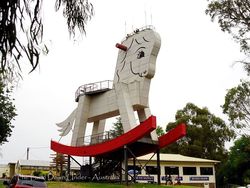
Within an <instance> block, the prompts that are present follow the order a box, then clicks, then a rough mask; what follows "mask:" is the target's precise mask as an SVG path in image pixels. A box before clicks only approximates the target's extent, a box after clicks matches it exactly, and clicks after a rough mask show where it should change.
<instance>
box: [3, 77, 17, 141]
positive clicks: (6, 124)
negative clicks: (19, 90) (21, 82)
mask: <svg viewBox="0 0 250 188" xmlns="http://www.w3.org/2000/svg"><path fill="white" fill-rule="evenodd" d="M10 93H11V89H9V88H7V87H6V86H5V84H4V82H3V81H2V79H1V77H0V145H2V144H3V143H5V142H7V141H8V140H7V138H8V137H9V136H11V133H12V128H13V125H12V121H13V120H14V118H15V116H16V115H17V114H16V108H15V106H14V104H13V99H12V98H11V96H10Z"/></svg>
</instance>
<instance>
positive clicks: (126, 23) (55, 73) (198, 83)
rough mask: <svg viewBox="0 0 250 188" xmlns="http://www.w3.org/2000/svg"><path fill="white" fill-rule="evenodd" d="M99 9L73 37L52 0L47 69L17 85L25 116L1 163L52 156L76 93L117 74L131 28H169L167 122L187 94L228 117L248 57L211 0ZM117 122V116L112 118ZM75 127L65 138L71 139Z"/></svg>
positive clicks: (162, 104) (162, 90)
mask: <svg viewBox="0 0 250 188" xmlns="http://www.w3.org/2000/svg"><path fill="white" fill-rule="evenodd" d="M91 2H92V3H93V5H94V8H95V15H94V17H93V18H92V20H91V21H90V22H88V24H87V26H86V32H87V34H86V36H82V37H80V36H78V37H77V40H75V41H74V40H70V38H69V34H68V32H67V26H66V21H65V20H64V19H63V17H62V15H61V13H55V12H54V4H53V2H52V1H44V11H43V14H44V16H43V17H44V24H45V26H44V27H45V28H44V32H45V35H44V37H45V38H44V39H45V42H46V43H47V44H48V45H49V47H50V52H49V54H48V55H47V56H45V57H42V58H41V62H40V67H39V70H37V71H36V72H34V73H32V74H29V75H28V74H27V72H28V70H27V71H25V70H24V72H23V73H24V79H23V80H22V81H20V83H19V86H18V88H17V89H16V90H15V91H14V93H15V94H14V96H13V97H14V98H15V99H16V100H15V104H16V108H17V113H18V116H17V117H16V120H15V121H14V122H13V124H14V126H15V128H14V129H13V133H12V136H11V137H10V138H9V142H8V143H5V144H4V145H2V147H1V153H2V158H0V163H8V162H16V161H17V160H19V159H25V158H26V150H27V147H30V155H29V158H30V159H34V160H49V157H50V154H51V153H53V152H52V151H51V150H50V149H49V144H50V140H51V139H53V140H56V141H57V140H58V139H59V133H58V132H57V127H56V125H55V123H58V122H61V121H63V120H64V119H65V118H66V117H67V116H68V115H69V114H70V113H71V112H72V110H73V109H74V108H75V107H76V105H77V103H76V102H74V94H75V91H76V89H77V88H78V87H79V86H80V85H83V84H86V83H91V82H95V81H101V80H107V79H110V80H112V79H113V76H114V69H115V64H116V58H117V54H118V49H117V48H115V44H116V43H117V42H120V41H121V40H122V39H123V38H124V37H125V34H126V33H130V32H132V30H133V29H136V28H140V27H142V26H145V25H151V24H152V25H153V26H154V27H155V29H156V31H157V32H158V33H159V34H160V36H161V49H160V52H159V55H158V58H157V64H156V74H155V77H154V78H153V80H152V82H151V90H150V99H149V101H150V108H151V112H152V114H153V115H155V116H157V124H158V125H160V126H162V127H163V128H164V129H165V126H166V124H167V123H168V122H171V121H174V115H175V113H176V111H177V110H178V109H182V108H183V107H184V106H185V105H186V103H187V102H192V103H194V104H196V105H197V106H199V107H204V106H206V107H208V109H209V110H210V112H211V113H213V114H215V115H217V116H219V117H221V118H223V119H224V120H226V117H225V116H224V115H223V114H222V110H221V107H220V106H221V105H222V104H223V102H224V96H225V94H226V90H227V89H230V88H231V87H234V86H236V85H237V84H239V81H240V79H241V78H244V77H246V74H245V73H244V71H243V70H242V68H241V66H240V65H234V66H232V65H233V62H234V61H236V60H240V59H241V58H243V55H242V54H240V52H239V47H238V45H237V44H236V43H234V41H233V39H232V38H231V36H230V35H228V34H225V33H223V32H222V31H221V30H220V28H219V27H218V25H217V24H216V23H212V22H211V21H210V18H209V16H206V15H205V9H206V6H207V1H206V0H203V1H201V0H190V1H185V0H144V1H143V0H137V1H132V0H127V1H121V0H109V1H97V0H92V1H91ZM110 126H112V123H111V125H110ZM70 139H71V135H69V136H68V137H66V138H63V139H62V142H63V143H64V144H69V141H70Z"/></svg>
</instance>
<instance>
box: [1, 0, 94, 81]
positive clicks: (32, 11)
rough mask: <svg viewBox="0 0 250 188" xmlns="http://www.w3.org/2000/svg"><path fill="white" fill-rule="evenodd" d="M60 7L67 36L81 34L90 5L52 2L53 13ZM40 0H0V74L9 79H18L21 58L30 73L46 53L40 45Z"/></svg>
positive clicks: (62, 0)
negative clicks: (54, 4)
mask: <svg viewBox="0 0 250 188" xmlns="http://www.w3.org/2000/svg"><path fill="white" fill-rule="evenodd" d="M60 7H64V10H63V16H64V17H65V18H66V19H67V25H68V30H69V33H70V34H73V35H74V34H75V30H76V29H77V28H78V29H79V31H80V33H83V32H84V33H85V24H86V23H87V21H88V20H89V19H90V18H91V17H92V15H93V6H92V4H91V3H89V2H88V1H86V0H56V6H55V8H56V10H59V9H60ZM41 12H42V0H32V1H29V0H22V1H16V0H15V1H12V0H4V1H0V15H1V19H0V74H4V75H7V76H8V77H9V78H11V79H15V78H16V77H18V76H21V72H20V71H21V59H22V58H25V60H28V61H29V63H30V65H31V72H32V71H34V70H35V69H36V68H37V66H38V64H39V59H40V54H41V53H45V54H47V53H48V48H47V46H46V45H45V44H43V20H42V16H41Z"/></svg>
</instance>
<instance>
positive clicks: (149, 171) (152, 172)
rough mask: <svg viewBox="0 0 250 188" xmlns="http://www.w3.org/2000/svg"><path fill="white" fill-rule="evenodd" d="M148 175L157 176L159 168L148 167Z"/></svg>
mask: <svg viewBox="0 0 250 188" xmlns="http://www.w3.org/2000/svg"><path fill="white" fill-rule="evenodd" d="M146 173H147V174H157V167H156V166H146Z"/></svg>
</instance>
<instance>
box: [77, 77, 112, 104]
mask: <svg viewBox="0 0 250 188" xmlns="http://www.w3.org/2000/svg"><path fill="white" fill-rule="evenodd" d="M112 87H113V81H111V80H104V81H99V82H93V83H89V84H84V85H81V86H80V87H78V89H77V90H76V93H75V101H76V102H78V100H79V97H80V95H84V94H93V93H99V92H104V91H107V90H110V89H112Z"/></svg>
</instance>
